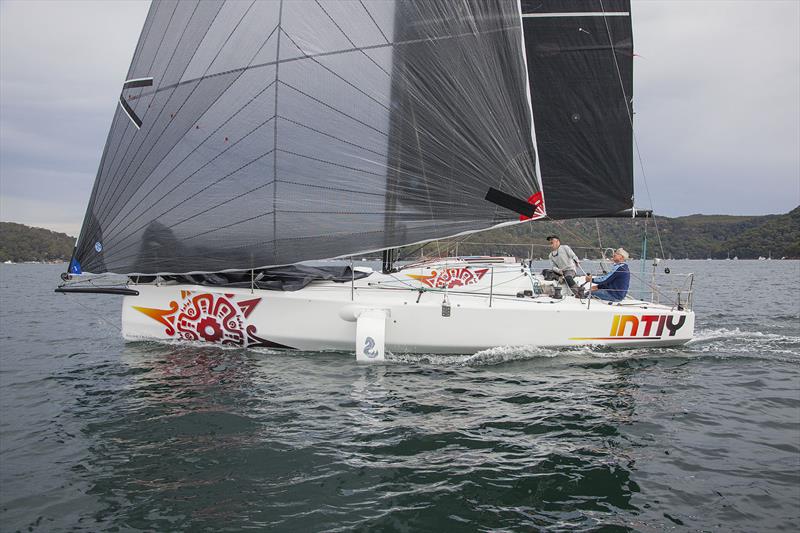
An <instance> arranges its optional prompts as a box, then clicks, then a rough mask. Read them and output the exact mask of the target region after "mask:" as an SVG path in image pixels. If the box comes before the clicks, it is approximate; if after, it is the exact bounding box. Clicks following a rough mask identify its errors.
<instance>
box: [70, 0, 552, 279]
mask: <svg viewBox="0 0 800 533" xmlns="http://www.w3.org/2000/svg"><path fill="white" fill-rule="evenodd" d="M521 21H522V19H521V18H520V10H519V4H518V2H516V1H513V0H465V1H462V2H458V3H455V2H451V1H450V0H431V1H429V2H404V1H400V0H398V1H386V2H367V1H363V2H362V1H357V2H354V1H332V0H319V1H315V2H302V1H293V2H237V1H232V0H217V1H191V0H190V1H180V2H179V1H176V0H163V1H155V2H153V4H152V6H151V9H150V13H149V14H148V17H147V20H146V22H145V27H144V29H143V31H142V36H141V38H140V41H139V43H138V45H137V48H136V51H135V54H134V58H133V60H132V62H131V68H130V69H129V72H128V75H127V76H126V80H127V83H126V84H123V86H122V95H121V103H122V104H123V105H121V106H120V107H119V108H118V110H117V113H116V115H115V117H114V121H113V123H112V127H111V130H110V132H109V136H108V140H107V143H106V147H105V149H104V157H103V158H102V161H101V165H100V168H99V170H98V175H97V178H96V182H95V187H94V190H93V193H92V198H91V199H90V202H89V207H88V209H87V215H86V218H85V222H84V226H83V229H82V231H81V236H80V238H79V242H78V246H77V249H76V254H75V259H76V260H77V262H78V263H80V265H81V267H82V269H83V271H86V272H117V273H136V274H153V273H185V272H214V271H223V270H245V269H250V268H257V267H266V266H273V265H285V264H291V263H296V262H300V261H304V260H309V259H322V258H330V257H339V256H346V255H349V254H352V253H357V252H360V251H375V250H381V249H386V248H391V247H393V246H401V245H404V244H409V243H416V242H423V241H426V240H432V239H437V238H445V237H449V236H452V235H455V234H461V233H465V232H473V231H479V230H483V229H487V228H490V227H493V226H495V225H498V224H502V223H506V222H509V221H514V220H516V219H517V217H518V213H516V212H514V211H512V210H510V209H506V208H502V207H499V206H497V205H495V204H492V203H490V202H487V201H486V200H485V196H486V191H487V190H489V189H491V188H495V189H497V190H500V191H503V193H505V194H508V195H510V196H511V197H514V198H518V199H521V202H522V203H523V204H524V203H525V200H524V199H526V198H531V197H533V196H534V195H536V194H537V193H539V192H540V187H539V178H538V176H537V175H536V147H535V145H534V140H533V135H532V121H531V111H530V105H529V102H528V95H527V93H528V91H529V87H528V75H527V72H526V65H525V62H524V55H523V44H522V43H523V39H522V38H523V36H522V22H521ZM144 80H151V81H150V82H146V81H144ZM149 84H152V86H149ZM126 107H127V108H128V109H126ZM126 115H127V116H126ZM129 117H131V118H130V119H129ZM133 117H136V120H134V119H133ZM137 126H138V127H137ZM525 210H526V212H528V210H527V208H526V209H525ZM534 211H536V210H535V209H534ZM535 214H536V216H539V215H541V211H536V213H535Z"/></svg>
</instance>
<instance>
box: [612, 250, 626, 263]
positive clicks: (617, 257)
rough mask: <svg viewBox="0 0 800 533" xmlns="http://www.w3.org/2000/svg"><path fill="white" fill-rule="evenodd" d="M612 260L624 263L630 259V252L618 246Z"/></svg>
mask: <svg viewBox="0 0 800 533" xmlns="http://www.w3.org/2000/svg"><path fill="white" fill-rule="evenodd" d="M611 260H612V261H614V262H615V263H624V262H625V261H627V260H628V252H626V251H625V248H617V249H616V250H614V255H612V256H611Z"/></svg>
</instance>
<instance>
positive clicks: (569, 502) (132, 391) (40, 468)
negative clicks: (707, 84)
mask: <svg viewBox="0 0 800 533" xmlns="http://www.w3.org/2000/svg"><path fill="white" fill-rule="evenodd" d="M671 266H672V269H673V271H675V272H677V271H694V272H696V273H697V274H698V275H699V277H698V281H697V284H696V288H697V299H696V305H695V309H696V311H697V338H696V340H695V341H693V342H692V343H690V344H689V345H687V346H685V347H682V348H670V349H647V350H644V349H634V350H610V349H594V350H592V349H588V348H585V349H574V350H558V351H554V350H542V349H508V348H506V349H503V348H498V349H495V350H489V351H486V352H482V353H479V354H465V355H463V356H447V357H445V356H427V357H426V356H415V357H409V356H405V357H402V358H395V361H394V362H392V363H389V364H386V365H381V366H363V365H357V364H355V362H354V360H353V356H352V355H350V354H334V353H328V354H312V353H293V354H286V353H279V352H268V351H267V352H255V351H245V350H236V349H225V350H223V349H219V348H214V347H193V346H187V345H164V344H158V343H124V342H122V340H121V339H120V337H119V332H118V331H117V329H116V328H117V321H118V320H119V299H118V298H116V297H113V296H63V295H56V294H53V293H52V292H51V291H52V288H53V285H54V283H55V281H56V280H57V278H58V273H59V272H60V271H61V270H62V269H63V267H60V266H57V265H1V266H0V286H1V287H2V295H1V296H0V298H2V314H1V315H0V338H2V341H1V342H2V344H1V347H2V356H0V357H2V358H1V359H0V361H1V364H0V407H1V408H2V410H1V411H0V413H1V414H0V529H2V530H3V531H16V530H21V531H98V530H110V531H114V530H125V531H128V530H171V531H176V530H193V531H202V530H209V531H234V530H241V529H245V528H251V529H271V530H280V531H320V530H326V531H342V530H348V531H349V530H357V531H358V530H362V531H364V530H378V531H431V530H438V531H459V530H462V531H476V530H491V531H529V530H587V531H589V530H604V531H614V530H621V531H624V530H636V531H664V530H678V531H684V530H698V531H700V530H703V531H755V530H758V531H768V530H792V531H795V530H797V528H798V527H800V304H798V302H799V301H800V288H798V287H800V286H798V283H797V280H798V279H799V277H800V262H797V261H791V262H790V261H772V262H771V263H764V262H757V261H736V262H734V261H708V262H707V261H675V262H672V264H671Z"/></svg>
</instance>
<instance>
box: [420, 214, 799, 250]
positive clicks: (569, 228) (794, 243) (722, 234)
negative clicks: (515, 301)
mask: <svg viewBox="0 0 800 533" xmlns="http://www.w3.org/2000/svg"><path fill="white" fill-rule="evenodd" d="M645 224H646V226H647V248H648V251H647V257H653V256H654V255H657V256H659V257H661V256H662V253H661V250H660V248H659V244H658V238H657V236H656V231H655V225H656V224H658V229H659V232H660V233H661V242H662V243H663V246H664V253H663V256H665V257H667V258H669V257H673V258H674V259H685V258H687V257H688V258H690V259H707V258H709V257H711V258H714V259H725V258H727V257H730V258H731V259H733V258H734V257H737V256H738V257H739V259H757V258H758V257H759V256H763V257H769V256H770V254H771V255H772V258H773V259H780V258H781V257H787V258H794V259H800V207H797V208H795V209H793V210H792V211H790V212H789V213H786V214H783V215H765V216H730V215H690V216H685V217H677V218H666V217H658V218H657V219H656V220H655V221H653V220H652V219H629V218H613V219H577V220H563V221H557V222H553V221H536V222H532V223H529V224H519V225H516V226H511V227H509V228H500V229H496V230H491V231H487V232H482V233H477V234H473V235H471V236H470V237H469V238H467V239H466V241H464V242H462V243H460V244H459V253H460V254H462V255H465V254H473V253H474V254H497V253H503V252H506V253H509V254H511V255H517V256H527V255H528V253H529V250H530V245H531V244H534V245H535V246H534V248H533V252H534V254H533V255H534V257H545V256H546V255H547V253H549V248H548V247H547V242H546V241H545V237H547V235H550V234H557V235H559V237H561V241H562V242H563V243H564V244H569V245H570V246H572V247H573V249H575V251H576V253H578V255H580V256H581V257H583V256H584V255H587V256H588V257H590V258H594V257H597V256H598V251H597V250H598V227H599V240H600V242H602V245H603V247H606V248H617V247H619V246H623V247H624V248H625V249H626V250H628V251H629V252H630V253H631V255H632V257H634V258H639V257H641V254H642V236H643V234H644V229H645ZM470 243H518V244H519V245H518V246H514V247H507V246H492V245H489V244H470ZM452 251H453V250H452V249H451V252H452ZM427 252H430V253H433V248H432V245H428V247H427V248H426V253H427Z"/></svg>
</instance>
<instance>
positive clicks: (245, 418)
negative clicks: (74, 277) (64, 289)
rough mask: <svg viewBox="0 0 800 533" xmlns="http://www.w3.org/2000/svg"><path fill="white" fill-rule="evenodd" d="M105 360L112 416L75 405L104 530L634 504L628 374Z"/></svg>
mask: <svg viewBox="0 0 800 533" xmlns="http://www.w3.org/2000/svg"><path fill="white" fill-rule="evenodd" d="M310 357H313V358H315V360H314V362H315V364H314V365H311V366H310V365H308V360H307V358H310ZM120 361H121V362H122V365H121V368H120V369H118V370H117V371H116V372H115V374H116V375H117V376H118V377H119V378H124V379H122V383H119V385H121V387H120V389H119V392H118V393H117V395H116V397H115V399H114V400H113V402H114V405H113V406H110V405H108V404H107V401H108V397H107V395H104V394H94V393H92V394H90V395H89V396H88V397H90V398H92V399H93V400H91V401H90V403H88V404H84V405H83V406H82V407H83V408H84V409H85V410H86V412H93V413H95V416H94V417H92V419H91V420H89V421H87V423H86V424H85V426H84V428H83V432H84V434H85V435H86V436H87V437H88V438H89V439H90V440H91V442H92V443H94V445H93V446H91V447H90V454H89V457H88V459H87V463H88V465H89V466H88V471H89V472H91V474H90V475H88V476H87V477H90V478H91V488H90V490H89V493H90V494H93V495H96V496H97V498H98V500H99V502H100V503H101V505H102V509H100V510H99V511H97V512H95V514H94V516H93V518H94V519H95V520H99V521H100V523H104V524H106V525H112V524H113V525H116V526H119V527H134V528H188V527H195V526H199V525H200V524H203V525H204V526H205V527H209V526H210V527H212V528H214V529H225V528H230V529H237V528H239V527H245V526H246V525H247V524H251V525H252V524H259V525H262V526H264V527H267V526H270V527H280V528H282V529H292V530H298V529H316V528H318V527H319V524H323V523H324V524H328V526H326V527H330V528H333V529H336V528H342V529H349V528H352V527H365V528H366V527H370V528H371V527H376V526H377V527H381V526H383V527H392V524H396V523H399V522H398V521H400V522H402V523H406V524H409V525H411V526H412V527H413V526H414V525H416V526H417V527H429V526H430V525H431V524H435V523H437V522H440V523H441V524H442V525H443V526H445V525H446V524H448V523H450V524H452V523H453V522H452V521H455V522H456V523H464V524H468V523H472V524H478V523H482V522H483V521H484V520H485V519H486V517H487V516H488V515H491V516H493V518H492V520H491V523H493V524H495V525H497V526H503V525H505V526H508V527H513V526H514V524H517V525H519V524H520V523H521V522H520V521H522V522H525V521H531V523H533V524H538V525H539V526H542V527H544V526H558V525H562V526H566V525H567V522H564V520H565V518H564V515H563V513H564V511H565V510H568V509H569V510H571V513H572V514H574V513H575V512H576V511H578V510H579V511H582V513H581V515H580V518H578V515H576V516H575V517H573V518H572V519H571V520H577V522H576V523H583V524H584V525H589V524H593V523H594V524H598V523H608V517H605V518H602V516H601V515H603V514H608V513H610V512H613V511H619V510H636V507H635V506H634V505H632V503H631V497H632V494H633V493H634V492H636V491H637V490H638V487H637V484H636V483H635V482H634V481H633V480H632V470H631V467H632V465H633V462H634V461H633V459H632V457H631V456H630V453H629V450H628V448H629V443H628V442H626V439H625V438H624V437H623V436H622V433H623V430H621V428H624V427H625V426H627V425H629V424H630V423H631V421H632V419H633V418H634V415H635V400H634V393H635V391H636V389H637V387H636V385H635V384H633V383H632V382H631V380H630V379H629V378H630V376H631V374H632V372H633V371H635V369H632V368H631V367H630V366H629V365H615V364H605V363H601V364H599V365H592V364H590V365H588V368H587V365H585V364H580V363H576V365H573V366H570V365H567V366H565V365H560V364H559V365H556V364H551V363H550V362H549V361H547V360H545V362H544V364H543V365H542V366H541V368H539V372H536V373H534V374H533V375H532V374H531V372H530V367H529V366H527V365H519V366H516V365H514V364H510V365H508V366H506V367H505V368H503V369H495V368H491V367H489V368H467V369H465V370H459V371H455V370H449V369H447V368H438V367H431V366H421V365H408V364H402V365H401V364H390V365H385V366H369V365H366V366H365V365H357V364H355V363H353V362H351V358H350V357H349V356H345V355H344V354H324V355H320V354H317V355H310V354H309V355H300V356H299V357H298V356H297V355H294V356H287V355H284V354H274V353H273V354H270V353H266V354H265V353H256V352H250V351H241V350H230V349H219V348H197V347H187V346H181V347H176V346H164V345H156V344H147V343H137V344H126V345H125V346H124V348H123V351H122V357H121V358H120ZM276 368H279V369H280V371H279V372H276ZM587 370H588V371H587ZM97 383H98V384H100V383H102V381H98V382H97ZM94 401H96V402H98V403H101V404H103V405H93V404H92V403H93V402H94ZM98 413H104V416H99V417H98V416H97V414H98ZM312 502H313V503H312ZM596 513H599V515H598V518H597V519H595V518H594V514H596ZM568 514H570V513H568ZM612 522H613V520H612Z"/></svg>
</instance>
